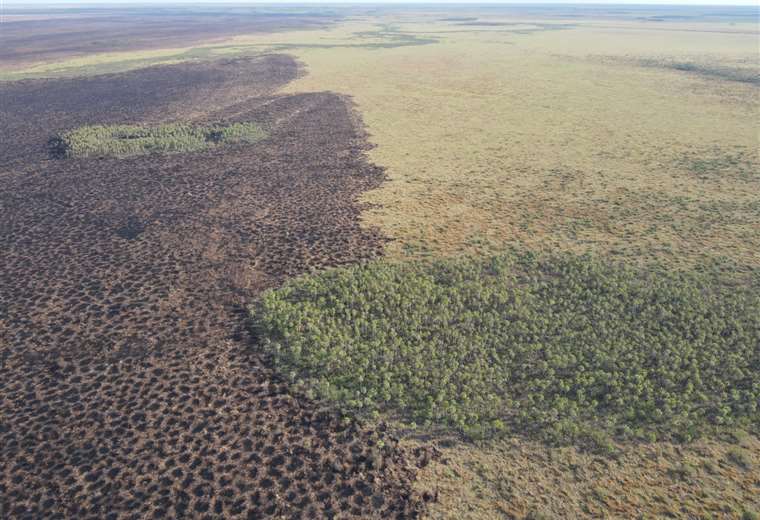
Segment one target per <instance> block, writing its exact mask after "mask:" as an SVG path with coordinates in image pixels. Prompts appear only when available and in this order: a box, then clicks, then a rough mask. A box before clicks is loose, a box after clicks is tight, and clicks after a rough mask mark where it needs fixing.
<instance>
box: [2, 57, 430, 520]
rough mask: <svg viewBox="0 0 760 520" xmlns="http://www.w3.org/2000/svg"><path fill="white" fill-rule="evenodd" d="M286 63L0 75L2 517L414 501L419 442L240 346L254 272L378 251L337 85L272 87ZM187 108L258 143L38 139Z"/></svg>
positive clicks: (404, 507)
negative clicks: (294, 381) (291, 91)
mask: <svg viewBox="0 0 760 520" xmlns="http://www.w3.org/2000/svg"><path fill="white" fill-rule="evenodd" d="M296 74H297V66H296V64H295V63H294V62H293V60H292V59H290V58H288V57H283V56H268V57H264V58H260V59H254V60H236V61H232V62H217V63H211V64H194V65H175V66H168V67H154V68H150V69H144V70H140V71H134V72H131V73H126V74H121V75H109V76H100V77H93V78H90V79H86V80H58V81H26V82H20V83H15V84H6V85H3V86H2V87H0V97H2V99H3V100H4V102H3V104H2V106H1V107H0V110H1V111H2V113H1V114H0V121H2V125H3V128H2V133H3V135H4V136H8V139H7V141H5V142H4V147H3V155H2V157H0V182H2V185H3V190H2V192H1V193H0V208H1V211H0V214H1V215H2V219H1V220H2V224H3V225H2V226H0V251H2V256H1V257H0V258H2V269H0V310H2V313H0V512H2V514H0V516H4V517H12V518H21V517H32V518H39V517H43V516H45V517H48V516H50V517H56V516H57V517H60V518H111V517H113V518H121V517H124V518H126V517H141V518H160V517H167V518H179V517H203V516H204V515H210V516H214V517H225V518H232V517H242V518H246V517H247V518H265V517H275V516H276V517H278V518H332V517H338V516H340V517H341V518H343V517H358V518H372V517H379V518H410V517H414V516H416V515H417V513H418V512H419V511H420V510H421V508H422V504H423V503H424V497H417V496H416V495H414V494H413V493H412V491H411V484H410V482H411V480H412V479H413V478H414V471H415V470H414V469H413V468H414V467H415V462H416V461H423V462H424V461H427V460H428V459H429V456H428V455H426V454H425V453H423V452H420V453H417V454H412V453H407V452H406V451H404V450H401V449H400V448H399V447H398V446H397V442H396V441H395V440H394V439H393V438H391V437H390V436H389V435H388V434H387V433H386V432H384V431H368V430H366V429H363V428H361V427H358V426H356V425H354V424H353V423H351V422H350V421H348V422H346V421H343V420H341V418H340V417H338V416H336V415H335V414H334V413H332V412H329V411H325V410H320V409H318V408H317V407H316V406H315V404H314V403H313V402H312V401H309V400H308V399H306V398H305V397H302V396H300V395H298V394H294V393H293V392H292V391H291V390H290V389H289V387H288V386H287V385H286V384H284V383H283V382H282V381H281V380H280V379H278V377H277V376H276V375H275V374H274V373H273V371H272V370H271V369H270V368H269V366H268V365H267V364H266V362H265V361H263V360H262V359H261V358H260V357H259V354H258V353H257V351H256V349H255V348H252V347H251V346H250V345H249V344H247V343H246V341H245V339H246V333H245V328H244V327H243V319H244V318H243V315H242V313H241V312H239V311H238V309H240V308H241V303H242V302H244V301H245V300H246V299H248V298H250V297H251V296H252V295H254V294H256V293H258V292H259V291H260V290H261V289H262V288H265V287H270V286H272V285H274V284H276V283H278V282H279V281H280V280H282V279H284V278H286V277H288V276H291V275H294V274H297V273H301V272H304V271H307V270H309V269H311V268H318V267H327V266H332V265H339V264H346V263H351V262H355V261H357V260H361V259H365V258H372V257H375V256H377V255H378V254H379V253H380V252H381V250H382V244H383V239H382V237H381V236H380V234H379V233H378V232H376V231H374V230H365V229H362V228H361V227H360V226H359V222H358V214H359V210H360V207H359V205H358V204H357V202H356V200H357V197H358V196H359V194H360V193H361V192H363V191H364V190H367V189H369V188H372V187H375V186H377V185H378V184H379V183H380V182H381V181H382V179H383V173H382V170H380V169H379V168H376V167H374V166H372V165H370V164H368V163H367V162H366V160H365V156H364V150H365V148H366V144H365V140H364V135H363V133H362V131H361V130H360V128H358V127H357V125H356V123H355V118H354V117H353V114H352V112H351V109H350V107H349V106H348V104H347V102H346V100H344V99H342V98H340V97H338V96H336V95H333V94H330V93H317V94H304V95H293V96H273V95H272V94H271V92H272V91H273V90H274V88H276V87H277V86H279V85H281V84H283V83H285V82H287V81H289V80H290V79H292V78H293V77H294V76H295V75H296ZM244 94H245V95H244ZM200 101H202V102H200ZM201 110H203V112H200V111H201ZM183 114H184V115H185V116H186V117H187V118H190V117H192V118H193V119H194V122H198V123H204V122H208V121H221V120H224V121H229V122H236V121H261V122H263V123H265V124H266V125H267V128H268V129H269V131H270V133H269V138H268V139H266V140H265V141H261V142H258V143H255V144H251V145H246V146H240V147H233V148H229V149H225V150H223V151H222V150H221V149H218V148H215V149H209V150H203V151H200V152H194V153H185V154H175V155H162V156H139V157H132V158H122V159H117V158H83V159H76V158H63V159H53V158H50V156H49V153H48V148H47V142H48V139H49V138H50V136H51V135H54V134H56V133H59V132H61V131H64V130H66V129H70V128H75V127H78V126H81V125H86V124H105V123H110V124H115V123H123V124H135V123H145V122H156V121H158V122H160V121H167V120H181V116H183ZM381 441H382V442H381ZM109 515H110V516H109Z"/></svg>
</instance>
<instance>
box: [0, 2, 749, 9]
mask: <svg viewBox="0 0 760 520" xmlns="http://www.w3.org/2000/svg"><path fill="white" fill-rule="evenodd" d="M307 3H308V4H340V3H343V4H378V3H393V4H403V3H425V4H435V3H439V4H447V3H449V4H494V3H515V4H546V3H553V4H608V5H609V4H639V5H641V4H650V5H655V4H656V5H716V6H730V5H741V6H760V0H552V1H549V2H547V1H546V0H520V1H517V2H499V1H495V0H474V1H468V0H414V1H412V2H410V1H409V0H384V1H377V0H330V1H322V0H268V1H263V2H262V1H259V2H244V1H237V2H236V1H234V0H233V1H230V0H161V1H158V2H156V1H153V2H151V1H149V0H95V1H93V0H0V8H2V6H3V4H4V5H5V6H7V7H14V8H19V7H42V6H45V5H55V6H56V7H61V6H64V5H70V6H88V7H97V6H108V5H128V4H132V5H146V4H147V5H160V4H174V5H178V4H194V5H202V4H206V5H209V4H216V5H219V4H230V5H255V4H307Z"/></svg>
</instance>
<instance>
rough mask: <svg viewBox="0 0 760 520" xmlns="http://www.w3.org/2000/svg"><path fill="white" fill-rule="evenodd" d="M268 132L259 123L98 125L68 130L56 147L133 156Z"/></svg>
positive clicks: (69, 152)
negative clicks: (149, 125)
mask: <svg viewBox="0 0 760 520" xmlns="http://www.w3.org/2000/svg"><path fill="white" fill-rule="evenodd" d="M265 136H266V134H265V132H264V130H262V128H261V127H260V126H259V125H257V124H255V123H233V124H230V125H209V126H193V125H189V124H184V123H172V124H166V125H160V126H152V127H147V126H138V125H112V126H103V125H94V126H83V127H80V128H77V129H76V130H72V131H70V132H66V133H64V134H63V135H62V136H60V139H59V140H58V142H56V149H57V150H59V151H60V152H62V153H63V155H65V156H66V157H92V156H114V157H130V156H134V155H146V154H156V153H181V152H196V151H200V150H205V149H207V148H210V147H213V146H217V145H220V144H240V143H255V142H256V141H259V140H261V139H263V138H264V137H265Z"/></svg>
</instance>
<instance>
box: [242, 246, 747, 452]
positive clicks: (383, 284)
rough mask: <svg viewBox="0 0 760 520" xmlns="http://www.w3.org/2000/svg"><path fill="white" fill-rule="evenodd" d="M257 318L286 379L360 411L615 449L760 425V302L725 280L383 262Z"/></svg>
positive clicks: (317, 283) (555, 263)
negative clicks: (636, 441) (613, 442)
mask: <svg viewBox="0 0 760 520" xmlns="http://www.w3.org/2000/svg"><path fill="white" fill-rule="evenodd" d="M251 312H252V314H253V317H254V319H253V322H254V324H255V328H256V330H257V333H258V334H259V335H260V337H261V338H262V341H263V344H264V346H265V347H266V348H267V349H268V350H269V351H270V352H272V353H273V357H274V360H275V363H276V364H277V365H278V367H279V368H281V369H282V370H283V371H284V372H285V373H286V374H288V375H289V376H290V377H291V378H292V379H293V380H294V381H297V380H301V382H302V384H304V385H305V386H306V387H307V388H309V389H310V390H312V391H316V392H318V393H319V395H320V396H322V397H325V398H328V399H332V400H336V401H338V402H340V403H343V404H345V405H348V406H349V407H351V408H353V409H355V410H360V411H369V412H372V413H374V414H376V413H378V412H380V411H392V412H394V413H397V414H398V413H400V414H401V415H402V417H405V418H406V420H409V421H415V422H421V423H423V424H427V425H430V424H438V425H444V426H447V427H455V428H458V429H461V430H462V431H464V432H465V433H468V434H471V435H479V436H487V435H491V434H494V433H498V432H511V433H515V432H522V433H532V434H537V435H539V436H542V437H547V438H551V439H553V440H571V439H572V440H575V439H583V438H586V439H591V440H595V439H594V438H595V437H596V438H597V439H596V440H599V439H601V442H603V439H605V438H608V436H609V435H618V436H623V437H629V438H633V437H636V438H648V439H651V438H653V437H655V438H656V437H657V436H666V437H669V438H680V439H689V438H691V437H694V436H696V435H699V434H701V433H703V432H704V431H705V430H706V429H712V428H714V427H716V426H717V427H720V426H729V427H736V426H739V425H744V426H747V425H749V426H750V427H757V426H758V424H760V408H759V407H760V405H759V404H758V403H759V402H760V296H758V294H756V292H753V291H752V290H750V289H741V288H738V289H737V288H736V287H734V288H731V289H730V290H729V289H728V288H726V287H724V286H723V285H722V284H721V283H720V282H719V279H718V278H716V277H715V276H713V275H710V274H698V273H696V272H695V273H685V272H669V271H666V270H662V269H654V268H650V269H649V270H646V271H644V270H641V269H634V268H632V267H625V266H620V265H614V264H610V263H607V262H604V261H601V260H598V259H594V258H591V257H588V256H578V255H571V254H564V255H535V254H532V253H518V252H510V253H506V254H503V255H500V256H496V257H492V258H488V259H472V258H468V259H456V260H447V261H439V262H436V263H432V264H429V263H411V264H390V263H384V262H375V263H369V264H365V265H360V266H354V267H349V268H344V269H339V270H331V271H326V272H323V273H320V274H316V275H309V276H305V277H301V278H297V279H294V280H292V281H290V282H288V283H286V284H285V285H284V286H283V287H281V288H279V289H275V290H271V291H268V292H266V293H265V294H264V295H263V297H262V298H261V300H260V301H259V302H258V303H257V304H256V305H254V306H253V307H252V308H251Z"/></svg>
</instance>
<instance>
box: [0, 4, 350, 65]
mask: <svg viewBox="0 0 760 520" xmlns="http://www.w3.org/2000/svg"><path fill="white" fill-rule="evenodd" d="M55 13H56V11H55V10H50V9H46V10H44V11H42V12H41V13H38V14H37V13H35V11H33V10H29V9H20V10H19V9H11V8H8V9H7V11H6V12H5V13H4V16H5V20H4V23H3V30H2V32H0V63H2V64H6V65H14V66H17V65H20V64H29V63H36V62H40V61H51V60H60V59H64V58H68V57H72V56H87V55H89V54H91V53H94V52H121V51H135V50H146V49H161V48H171V47H181V46H184V45H192V44H195V43H199V42H203V41H209V40H214V39H219V38H223V37H229V36H234V35H238V34H251V33H257V32H273V31H283V30H298V29H310V28H312V29H314V28H324V27H325V26H327V25H328V24H329V23H331V22H334V21H335V20H336V18H337V17H336V16H335V15H333V14H331V13H330V12H318V11H317V10H311V11H302V12H287V11H281V12H275V11H273V10H271V9H270V10H268V11H267V10H259V9H252V8H239V9H224V10H220V9H214V8H195V9H190V8H183V7H161V8H146V7H128V8H122V9H118V8H116V9H97V8H89V9H88V8H82V9H77V10H73V11H72V10H68V11H65V12H64V13H65V15H58V16H56V15H55ZM35 14H37V16H35Z"/></svg>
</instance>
